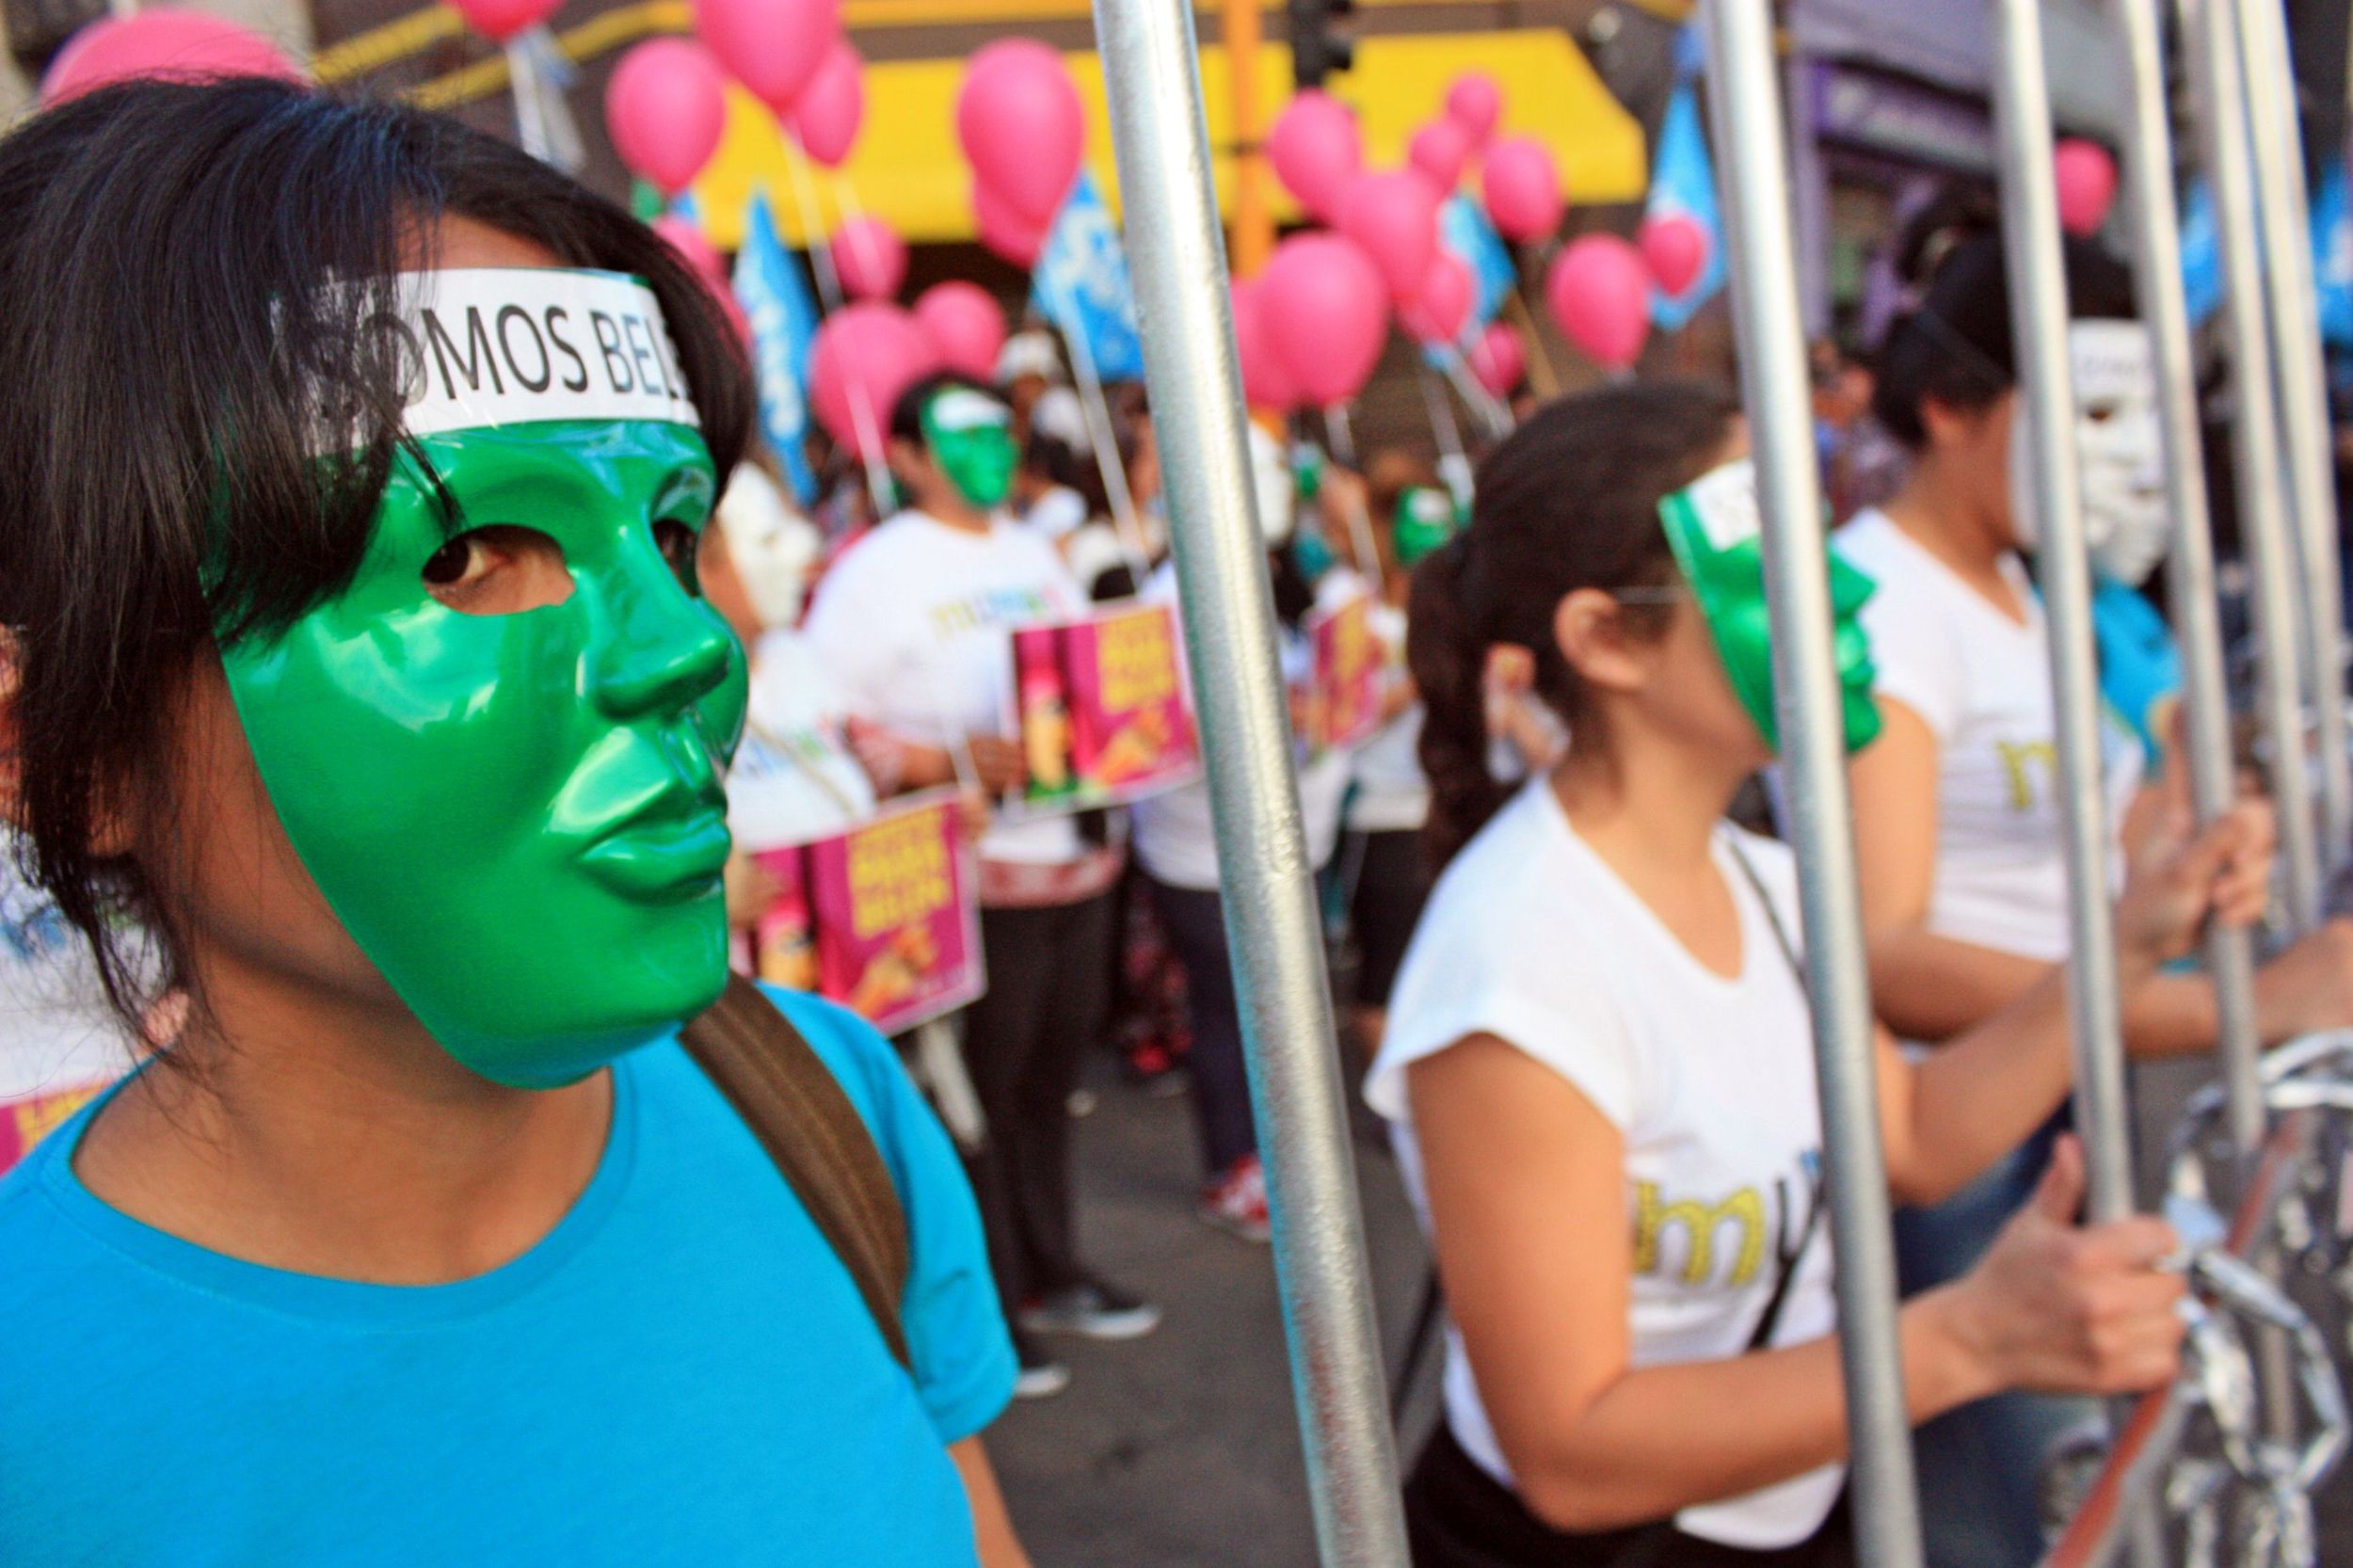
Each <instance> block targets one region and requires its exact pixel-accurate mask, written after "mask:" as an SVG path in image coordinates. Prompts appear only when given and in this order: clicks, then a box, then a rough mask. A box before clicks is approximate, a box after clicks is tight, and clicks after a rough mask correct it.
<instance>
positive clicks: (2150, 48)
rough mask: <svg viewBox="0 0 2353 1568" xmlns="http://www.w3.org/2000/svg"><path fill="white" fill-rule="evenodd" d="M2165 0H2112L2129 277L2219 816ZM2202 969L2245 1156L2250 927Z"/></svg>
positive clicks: (2220, 787)
mask: <svg viewBox="0 0 2353 1568" xmlns="http://www.w3.org/2000/svg"><path fill="white" fill-rule="evenodd" d="M2159 3H2160V0H2115V7H2116V14H2117V31H2118V38H2119V41H2120V42H2121V44H2122V46H2123V55H2124V66H2125V76H2126V87H2127V88H2128V89H2129V97H2128V104H2129V109H2128V119H2127V120H2126V121H2125V126H2124V163H2125V174H2126V178H2127V181H2128V183H2129V191H2130V198H2131V200H2130V201H2129V203H2128V205H2129V207H2130V212H2131V217H2132V239H2133V272H2134V283H2135V288H2136V292H2137V294H2138V295H2139V296H2140V314H2141V319H2142V320H2144V321H2146V322H2147V323H2148V324H2149V335H2150V337H2151V339H2152V340H2153V348H2154V351H2155V360H2156V370H2157V413H2158V419H2159V422H2160V424H2161V426H2162V428H2163V430H2164V437H2165V485H2166V500H2167V504H2168V505H2169V507H2170V509H2171V511H2172V513H2173V530H2174V532H2173V548H2172V550H2171V551H2170V552H2169V553H2168V555H2167V556H2166V582H2167V586H2168V588H2169V593H2168V595H2167V598H2168V599H2169V600H2170V602H2171V606H2172V611H2173V631H2174V636H2175V638H2176V639H2177V640H2178V641H2179V643H2180V644H2181V651H2182V714H2183V718H2184V720H2185V732H2184V737H2183V740H2184V744H2185V746H2186V747H2187V748H2188V749H2187V755H2186V756H2185V758H2184V759H2183V760H2184V762H2185V764H2186V765H2187V767H2188V769H2189V789H2190V799H2191V803H2192V804H2193V805H2194V806H2195V808H2196V809H2197V812H2198V820H2199V821H2200V822H2212V821H2213V820H2214V819H2215V818H2216V817H2217V816H2219V815H2221V814H2222V813H2223V812H2225V811H2227V810H2229V809H2230V808H2231V805H2232V803H2233V800H2234V799H2235V798H2236V796H2237V794H2238V778H2237V770H2236V769H2235V768H2234V767H2233V766H2232V760H2231V759H2232V747H2231V699H2230V693H2229V689H2228V686H2227V684H2226V683H2225V680H2224V679H2223V658H2222V622H2221V616H2220V613H2219V607H2218V604H2217V600H2216V598H2215V579H2214V532H2213V523H2212V515H2213V508H2212V502H2211V498H2210V497H2209V496H2208V495H2207V493H2206V465H2205V459H2204V447H2203V443H2202V441H2201V437H2200V434H2199V426H2198V361H2197V358H2196V355H2195V354H2194V353H2193V351H2192V349H2191V346H2190V336H2189V306H2188V302H2187V299H2186V297H2185V294H2184V292H2183V287H2182V223H2181V212H2180V208H2179V207H2178V206H2177V204H2176V203H2175V200H2174V193H2173V124H2172V115H2171V112H2170V109H2169V100H2168V98H2167V95H2166V84H2165V62H2164V60H2163V58H2162V56H2161V55H2160V53H2159V46H2158V36H2157V35H2158V26H2157V22H2158V16H2157V7H2158V5H2159ZM2206 968H2207V971H2208V973H2209V974H2211V975H2212V977H2213V979H2214V991H2215V1013H2216V1016H2217V1020H2218V1023H2219V1026H2220V1027H2219V1029H2218V1031H2217V1037H2216V1054H2217V1063H2218V1065H2219V1068H2220V1072H2221V1078H2222V1081H2223V1084H2224V1086H2225V1091H2226V1092H2227V1094H2228V1095H2229V1096H2230V1106H2231V1110H2230V1119H2231V1131H2232V1135H2233V1138H2234V1139H2235V1140H2236V1141H2237V1144H2238V1148H2239V1151H2240V1153H2241V1154H2242V1155H2246V1154H2251V1153H2253V1151H2254V1149H2255V1148H2256V1146H2257V1145H2258V1144H2261V1143H2262V1142H2263V1132H2264V1100H2263V1078H2262V1070H2261V1066H2260V1064H2259V1058H2260V1057H2261V1055H2262V1051H2263V1041H2262V1037H2261V1036H2260V1035H2259V1034H2258V1033H2257V1032H2256V1027H2255V989H2254V987H2255V947H2254V937H2253V934H2252V933H2250V932H2249V931H2247V930H2245V929H2244V928H2239V929H2225V928H2223V927H2220V926H2217V927H2215V928H2214V929H2213V930H2211V931H2210V932H2208V933H2207V936H2206Z"/></svg>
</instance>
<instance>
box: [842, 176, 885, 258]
mask: <svg viewBox="0 0 2353 1568" xmlns="http://www.w3.org/2000/svg"><path fill="white" fill-rule="evenodd" d="M833 206H834V211H836V212H838V213H840V215H841V228H840V232H842V233H845V234H847V235H849V236H850V243H851V244H852V245H854V246H856V247H857V254H858V260H859V261H861V262H863V263H865V264H866V276H867V277H869V278H872V277H873V276H874V271H875V269H876V268H877V267H879V266H880V265H881V264H882V258H881V257H879V256H877V255H876V254H875V253H874V231H873V230H872V229H871V228H869V227H868V226H867V223H866V208H865V206H864V205H863V204H862V203H861V202H860V201H859V200H858V199H857V186H856V184H853V183H852V182H851V179H850V177H849V176H848V175H846V174H843V173H841V172H840V171H839V170H837V171H835V173H834V176H833Z"/></svg>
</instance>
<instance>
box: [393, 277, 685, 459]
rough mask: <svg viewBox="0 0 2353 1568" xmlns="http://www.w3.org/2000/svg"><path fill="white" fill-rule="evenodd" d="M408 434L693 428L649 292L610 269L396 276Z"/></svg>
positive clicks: (658, 307)
mask: <svg viewBox="0 0 2353 1568" xmlns="http://www.w3.org/2000/svg"><path fill="white" fill-rule="evenodd" d="M398 285H399V289H400V325H401V329H402V331H403V333H404V335H405V336H406V337H407V339H408V343H407V348H406V356H405V357H406V358H407V360H408V371H409V382H408V413H407V415H406V417H405V419H404V421H403V423H404V424H405V425H406V426H407V428H408V433H409V434H410V435H412V436H434V435H440V434H441V433H442V432H444V431H449V430H472V429H480V428H483V427H486V426H491V425H502V424H535V423H538V422H542V421H548V420H655V421H661V422H664V423H666V424H692V425H696V426H699V425H700V424H701V417H700V416H699V415H698V414H697V413H696V410H695V399H694V394H693V392H691V391H690V390H689V389H688V387H687V385H686V376H685V374H684V372H683V371H682V370H680V366H679V354H678V345H677V344H676V343H674V342H673V341H672V340H671V337H670V328H669V324H668V323H667V322H665V321H664V319H663V317H662V304H661V302H660V301H659V300H657V299H656V298H655V297H654V296H653V291H652V290H651V289H648V288H647V287H646V285H645V284H643V283H641V282H639V281H638V280H636V279H634V278H632V277H629V276H627V275H626V274H623V273H618V272H591V271H586V270H580V269H557V268H552V267H453V268H450V269H447V270H445V271H439V272H404V273H402V274H401V275H400V278H399V280H398Z"/></svg>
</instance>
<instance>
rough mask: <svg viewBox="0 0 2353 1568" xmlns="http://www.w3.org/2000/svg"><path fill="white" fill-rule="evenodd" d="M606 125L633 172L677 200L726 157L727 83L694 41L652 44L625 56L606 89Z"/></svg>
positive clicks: (707, 52) (664, 40)
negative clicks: (715, 159)
mask: <svg viewBox="0 0 2353 1568" xmlns="http://www.w3.org/2000/svg"><path fill="white" fill-rule="evenodd" d="M604 124H605V129H606V130H608V131H610V132H612V133H613V150H614V151H615V152H618V153H619V154H620V155H621V162H622V163H623V164H624V165H626V166H627V167H628V168H629V171H630V172H631V173H632V174H634V175H636V176H638V177H639V178H640V179H644V180H650V181H651V182H653V184H654V185H655V187H656V188H657V189H659V190H660V191H661V192H662V193H663V194H664V196H676V195H677V194H678V193H679V192H680V191H682V190H684V189H685V188H686V187H687V186H689V185H691V184H694V183H695V176H696V175H697V174H700V173H701V172H702V171H703V169H704V168H705V167H706V166H707V165H709V164H710V162H711V158H712V153H714V152H718V151H719V137H720V136H721V135H722V134H723V133H724V132H725V131H726V130H727V125H728V100H727V76H726V74H725V73H724V72H721V71H720V69H719V62H718V61H717V60H714V59H712V57H711V51H710V50H708V49H705V48H704V47H703V46H702V45H701V44H699V43H696V42H695V41H693V40H690V39H682V38H658V39H648V40H647V41H645V42H644V43H641V44H639V45H637V47H636V48H634V49H632V50H631V51H630V52H629V53H628V54H626V55H624V56H621V63H620V64H619V65H617V66H616V67H615V68H614V70H613V79H612V81H610V82H608V83H607V84H605V88H604Z"/></svg>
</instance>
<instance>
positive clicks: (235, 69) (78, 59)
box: [40, 6, 308, 106]
mask: <svg viewBox="0 0 2353 1568" xmlns="http://www.w3.org/2000/svg"><path fill="white" fill-rule="evenodd" d="M140 76H169V77H180V78H184V79H190V80H205V79H210V78H216V77H224V76H271V77H275V78H277V79H278V80H280V81H284V82H300V81H305V80H308V78H307V77H305V76H304V74H303V72H302V68H301V67H300V66H297V65H296V64H295V63H294V61H293V60H291V59H289V58H287V57H286V55H285V54H284V52H283V51H281V50H280V48H279V47H278V46H277V45H276V44H274V43H272V42H271V41H270V40H267V39H265V38H264V37H262V35H261V34H259V33H255V32H249V31H248V30H247V29H246V28H243V27H240V26H238V25H237V24H235V23H233V22H223V21H222V20H221V19H220V18H218V17H216V16H208V15H206V14H205V13H203V12H201V11H184V10H181V9H178V8H175V7H169V6H156V7H152V8H149V9H147V10H143V11H138V12H136V13H134V14H132V15H130V16H123V17H107V18H104V19H103V20H101V21H97V22H93V23H91V24H89V25H88V26H87V27H84V28H83V29H81V30H80V31H79V32H77V33H75V34H74V35H73V37H72V39H70V40H67V42H66V46H65V47H64V48H63V49H60V50H58V51H57V56H56V58H55V59H53V60H51V61H50V62H49V69H48V70H47V71H45V72H42V73H41V78H40V102H41V104H43V105H44V106H45V105H47V104H62V103H64V102H65V101H66V100H67V99H69V98H78V97H79V96H81V95H82V94H83V93H86V92H88V91H90V90H91V89H93V88H103V87H104V86H106V85H107V84H109V83H111V82H123V81H129V80H131V79H132V78H134V77H140Z"/></svg>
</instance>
